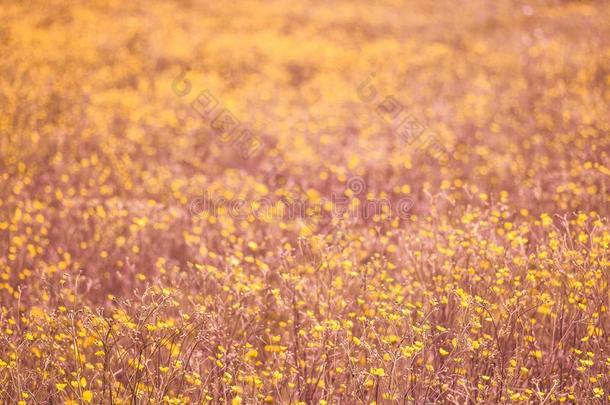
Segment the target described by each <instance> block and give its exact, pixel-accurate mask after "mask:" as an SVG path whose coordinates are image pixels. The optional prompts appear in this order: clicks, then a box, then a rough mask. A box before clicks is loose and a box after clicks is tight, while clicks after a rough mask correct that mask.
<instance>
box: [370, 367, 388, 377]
mask: <svg viewBox="0 0 610 405" xmlns="http://www.w3.org/2000/svg"><path fill="white" fill-rule="evenodd" d="M370 371H371V374H372V375H374V376H377V377H383V376H385V370H384V369H383V368H375V367H373V368H371V370H370Z"/></svg>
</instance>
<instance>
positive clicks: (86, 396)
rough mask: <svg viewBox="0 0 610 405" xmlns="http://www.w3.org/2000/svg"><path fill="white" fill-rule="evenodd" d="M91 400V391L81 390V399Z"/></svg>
mask: <svg viewBox="0 0 610 405" xmlns="http://www.w3.org/2000/svg"><path fill="white" fill-rule="evenodd" d="M92 400H93V392H91V391H89V390H87V391H84V392H83V401H85V402H91V401H92Z"/></svg>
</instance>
